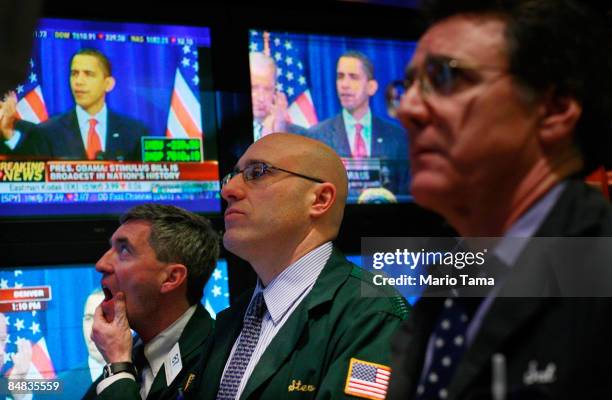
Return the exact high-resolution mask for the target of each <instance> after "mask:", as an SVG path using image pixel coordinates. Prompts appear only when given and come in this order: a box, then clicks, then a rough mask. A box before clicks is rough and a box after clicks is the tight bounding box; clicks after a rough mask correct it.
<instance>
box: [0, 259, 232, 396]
mask: <svg viewBox="0 0 612 400" xmlns="http://www.w3.org/2000/svg"><path fill="white" fill-rule="evenodd" d="M100 278H101V274H100V273H98V272H96V270H95V269H94V266H93V265H58V266H45V267H27V268H20V267H14V268H6V269H2V270H1V271H0V339H2V338H3V337H4V335H6V341H5V342H6V345H5V346H4V347H2V348H0V355H1V356H3V360H4V363H3V365H2V366H1V367H2V370H1V373H2V375H7V374H8V373H9V371H11V369H12V368H15V364H18V367H19V368H21V370H22V371H27V375H26V376H27V378H29V379H41V378H46V379H51V378H57V379H61V380H62V382H63V391H62V393H61V394H59V395H58V397H63V398H67V399H75V398H80V397H81V396H82V394H84V393H85V390H86V389H87V388H88V387H89V385H91V382H92V381H93V379H95V378H97V377H98V376H99V375H100V374H101V371H102V366H103V365H104V363H103V360H102V358H101V356H100V354H99V353H98V351H97V349H96V348H95V345H93V342H91V340H89V339H88V338H89V334H90V332H91V326H92V324H93V319H92V318H93V311H94V310H95V307H96V306H97V305H98V304H99V303H100V302H101V301H102V300H103V299H104V294H103V293H102V292H101V288H100ZM202 304H203V305H204V306H205V308H206V309H207V310H208V312H209V313H210V314H211V316H213V318H214V317H215V316H216V314H217V313H218V312H219V311H221V310H223V309H225V308H226V307H228V306H229V293H228V280H227V262H226V261H225V260H223V259H221V260H219V261H218V263H217V267H216V268H215V270H214V272H213V275H212V277H211V278H210V280H209V282H208V283H207V284H206V287H205V288H204V296H203V298H202ZM1 344H2V342H1V341H0V345H1ZM24 347H25V348H31V354H32V357H31V362H26V361H23V360H24V357H23V355H22V354H23V351H24V350H23V348H24ZM45 398H47V395H45Z"/></svg>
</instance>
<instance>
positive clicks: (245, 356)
mask: <svg viewBox="0 0 612 400" xmlns="http://www.w3.org/2000/svg"><path fill="white" fill-rule="evenodd" d="M265 312H266V302H265V300H264V297H263V292H259V293H258V294H257V295H256V296H255V298H254V299H253V301H252V302H251V306H250V307H249V309H248V311H247V313H246V315H245V316H244V324H243V326H242V332H241V334H240V339H239V341H238V345H237V346H236V350H235V351H234V354H233V355H232V359H231V360H230V363H229V365H228V367H227V369H226V370H225V374H223V378H221V385H220V386H219V391H218V392H217V400H233V399H235V398H236V393H237V392H238V387H239V386H240V382H241V381H242V376H243V375H244V371H245V370H246V367H247V365H248V364H249V361H250V360H251V356H252V355H253V351H254V350H255V346H257V342H258V341H259V333H260V332H261V321H262V319H263V316H264V314H265Z"/></svg>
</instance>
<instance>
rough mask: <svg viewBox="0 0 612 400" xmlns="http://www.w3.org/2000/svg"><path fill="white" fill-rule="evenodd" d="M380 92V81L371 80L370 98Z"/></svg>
mask: <svg viewBox="0 0 612 400" xmlns="http://www.w3.org/2000/svg"><path fill="white" fill-rule="evenodd" d="M377 90H378V81H377V80H376V79H370V80H369V81H368V96H370V97H372V96H374V94H376V91H377Z"/></svg>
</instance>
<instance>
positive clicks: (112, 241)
mask: <svg viewBox="0 0 612 400" xmlns="http://www.w3.org/2000/svg"><path fill="white" fill-rule="evenodd" d="M108 242H109V243H110V245H111V247H113V246H116V245H121V244H127V245H128V246H130V247H131V245H130V241H129V240H128V239H127V238H125V237H118V238H115V239H113V238H110V240H109V241H108Z"/></svg>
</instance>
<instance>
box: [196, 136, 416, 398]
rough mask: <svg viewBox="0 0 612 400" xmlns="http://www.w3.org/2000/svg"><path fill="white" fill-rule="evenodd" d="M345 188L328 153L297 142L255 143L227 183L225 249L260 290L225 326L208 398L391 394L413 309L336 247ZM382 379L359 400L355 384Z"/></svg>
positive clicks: (222, 320) (221, 322)
mask: <svg viewBox="0 0 612 400" xmlns="http://www.w3.org/2000/svg"><path fill="white" fill-rule="evenodd" d="M347 186H348V184H347V176H346V171H345V170H344V166H343V164H342V162H341V160H340V158H339V157H338V155H337V154H336V153H335V152H334V151H333V150H332V149H331V148H330V147H328V146H326V145H324V144H323V143H321V142H318V141H315V140H312V139H308V138H305V137H302V136H299V135H293V134H287V133H274V134H271V135H268V136H265V137H263V138H262V139H260V140H259V141H257V142H255V143H254V144H253V145H251V147H249V149H248V150H247V151H246V153H245V154H244V155H243V156H242V157H241V158H240V160H239V161H238V164H237V166H236V168H235V169H234V171H233V172H231V173H230V174H228V175H227V176H226V177H225V178H224V179H223V187H222V191H221V194H222V196H223V198H224V199H225V200H226V201H227V209H226V211H225V234H224V236H223V243H224V245H225V247H226V248H227V249H228V250H229V251H231V252H232V253H234V254H236V255H237V256H239V257H240V258H242V259H244V260H246V261H248V262H249V263H250V264H251V266H252V267H253V269H254V270H255V272H256V274H257V276H258V282H257V286H256V287H255V289H254V290H253V291H249V292H248V293H246V294H245V295H243V296H242V297H241V298H240V299H239V300H238V301H237V302H236V304H234V305H233V306H232V307H230V308H229V309H228V310H226V311H224V312H222V313H220V314H219V315H218V319H217V325H216V333H215V336H214V344H213V348H214V352H213V354H212V355H211V356H210V358H209V360H208V363H207V365H206V370H205V373H204V374H203V376H205V377H206V379H207V382H206V383H205V384H204V385H202V386H203V388H202V396H201V397H202V398H205V399H234V398H235V399H238V398H240V399H260V398H261V399H279V398H292V397H302V396H306V397H309V398H314V397H317V398H339V397H340V398H344V397H347V395H353V396H357V397H359V396H362V397H365V398H373V397H371V396H372V395H371V393H375V392H376V391H379V392H378V393H384V392H385V390H386V389H385V387H386V384H385V383H384V381H385V379H387V378H388V374H389V369H388V367H387V365H388V363H389V360H390V358H389V357H390V356H389V355H390V349H389V340H390V338H391V336H392V334H393V332H394V331H395V330H396V328H397V327H398V325H399V324H400V322H401V321H402V320H403V319H404V318H405V317H406V316H407V313H408V308H407V305H406V303H405V302H404V301H403V299H402V298H401V297H399V295H398V294H397V292H383V291H382V290H380V289H378V288H375V287H372V286H370V284H369V283H368V282H367V281H368V279H367V276H366V272H364V271H363V270H361V269H360V268H358V267H357V266H355V265H353V264H351V263H349V262H348V261H347V260H346V258H345V257H344V256H343V255H342V254H341V253H340V252H339V251H338V250H337V249H335V248H334V246H333V245H332V242H331V241H332V240H333V239H335V238H336V236H337V234H338V230H339V228H340V223H341V222H342V216H343V213H344V205H345V202H346V196H347V190H348V189H347ZM369 282H371V279H370V280H369ZM364 289H365V290H369V291H371V292H372V295H373V296H372V297H364V296H362V290H364ZM372 372H373V374H374V375H371V376H374V377H375V376H376V374H377V373H378V374H379V379H382V383H375V382H374V386H376V385H378V386H377V387H374V386H372V387H371V388H370V389H367V390H362V391H361V392H360V389H359V388H358V387H357V386H355V382H356V379H357V378H356V376H357V375H359V374H361V373H363V374H367V373H372ZM361 379H369V378H368V377H367V376H365V375H364V376H362V377H361ZM373 391H374V392H373ZM368 396H370V397H368Z"/></svg>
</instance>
